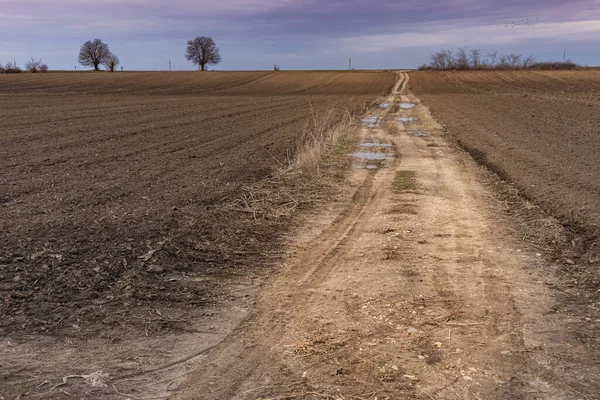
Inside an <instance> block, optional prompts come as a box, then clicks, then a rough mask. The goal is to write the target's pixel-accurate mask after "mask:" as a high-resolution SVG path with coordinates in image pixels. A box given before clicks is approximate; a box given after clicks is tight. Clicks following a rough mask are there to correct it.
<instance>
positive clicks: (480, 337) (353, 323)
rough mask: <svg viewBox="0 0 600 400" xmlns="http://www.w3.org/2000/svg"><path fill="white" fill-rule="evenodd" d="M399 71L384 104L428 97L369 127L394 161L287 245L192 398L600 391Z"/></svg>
mask: <svg viewBox="0 0 600 400" xmlns="http://www.w3.org/2000/svg"><path fill="white" fill-rule="evenodd" d="M402 79H403V81H402V83H403V84H402V86H400V88H399V89H398V91H400V92H401V93H396V92H395V93H392V95H390V96H389V97H388V99H387V103H398V102H400V101H410V102H414V103H416V104H417V106H416V107H415V108H412V109H408V110H402V109H397V108H396V107H390V108H387V109H386V110H385V111H381V112H380V113H378V114H376V115H375V116H376V117H378V121H380V123H379V124H378V125H377V126H375V127H374V128H367V127H364V128H362V130H361V132H360V137H361V138H362V139H363V140H364V141H365V142H377V143H387V144H391V145H392V146H391V147H382V148H381V149H382V150H381V149H380V150H379V151H385V152H387V153H388V154H389V153H395V154H396V159H395V161H389V159H388V161H383V162H381V163H379V167H380V168H377V169H365V168H356V169H354V170H353V171H352V174H351V178H350V182H351V185H350V188H349V191H348V195H347V196H345V197H343V198H340V199H339V200H338V201H337V202H335V203H334V204H332V205H331V206H330V207H328V208H327V209H325V210H323V211H322V212H320V213H318V214H316V215H314V216H313V218H311V219H310V221H309V223H308V225H307V229H305V230H304V231H303V232H304V233H303V234H301V235H299V236H298V237H297V238H296V239H295V241H294V242H292V243H290V246H292V248H295V249H296V252H295V254H294V255H292V256H291V257H290V258H289V260H287V262H286V263H285V264H284V265H282V267H281V269H280V271H279V273H278V274H277V275H276V276H274V277H273V278H272V279H271V280H270V282H269V283H268V284H267V285H266V286H265V287H264V289H263V291H262V292H261V294H260V296H259V298H258V301H257V303H256V306H255V308H254V311H252V313H251V314H250V316H249V318H248V319H247V320H246V321H245V322H244V323H242V324H241V325H240V326H239V327H238V328H237V329H236V331H235V332H234V333H233V334H232V335H230V336H229V337H228V338H226V339H225V340H224V341H223V342H222V343H221V344H220V345H219V346H217V347H216V348H214V349H212V350H211V352H210V353H209V354H208V357H207V358H206V360H204V361H202V362H201V365H199V368H198V371H197V372H195V373H193V374H191V375H190V376H189V377H188V379H187V383H186V384H185V385H184V388H183V390H182V392H181V393H180V395H179V397H180V398H186V399H190V398H197V399H225V398H248V399H250V398H252V399H255V398H277V399H283V398H286V399H287V398H332V399H333V398H336V399H337V398H361V399H364V398H375V397H377V398H398V399H400V398H422V399H456V398H464V399H493V398H497V399H506V398H524V399H529V398H531V399H534V398H573V399H575V398H594V396H595V395H596V394H597V392H598V390H597V389H598V386H597V382H595V381H594V377H595V376H597V374H598V372H599V370H598V365H597V360H596V361H594V356H593V354H589V353H586V351H587V349H586V347H585V346H584V345H583V344H582V343H581V342H578V341H576V340H574V338H573V336H570V335H568V332H569V328H568V327H567V326H566V325H567V324H568V321H565V320H564V319H563V318H562V317H560V316H558V315H556V314H552V313H551V307H552V306H553V305H554V300H553V298H552V294H551V293H550V292H549V290H548V289H547V287H546V285H545V282H548V280H551V279H552V278H550V277H548V276H545V277H544V276H542V275H541V273H542V272H543V270H544V261H542V259H541V258H540V257H538V256H537V255H536V254H535V252H534V250H533V249H531V248H528V247H527V246H524V245H523V243H522V242H519V241H517V240H516V238H515V237H514V236H513V232H514V231H513V230H512V227H513V226H512V224H514V221H510V220H507V218H506V217H505V216H504V215H503V213H502V212H501V210H502V205H501V204H499V202H498V201H497V200H496V199H495V198H494V193H493V192H491V191H490V189H488V188H487V187H486V186H485V185H483V184H482V183H481V176H480V175H479V174H478V173H477V171H478V167H477V166H476V165H475V163H474V162H473V161H472V160H471V159H469V158H468V157H467V156H466V155H465V154H464V153H462V152H460V151H457V150H455V149H454V148H452V147H450V146H449V145H448V143H447V141H446V140H445V138H444V137H443V136H442V130H441V127H440V126H439V125H438V124H437V123H436V122H435V121H434V120H433V119H432V118H431V116H430V115H429V113H428V110H427V109H426V108H425V107H424V106H423V105H421V104H420V102H419V100H418V99H417V98H415V97H414V96H413V95H411V94H409V93H406V92H405V91H404V90H403V88H404V85H405V82H406V79H407V75H405V74H402ZM400 115H402V116H407V117H416V118H418V121H413V122H407V123H399V122H397V121H396V120H395V117H398V116H400ZM424 133H425V134H427V135H429V136H423V134H424ZM363 166H364V165H363ZM350 189H351V190H350Z"/></svg>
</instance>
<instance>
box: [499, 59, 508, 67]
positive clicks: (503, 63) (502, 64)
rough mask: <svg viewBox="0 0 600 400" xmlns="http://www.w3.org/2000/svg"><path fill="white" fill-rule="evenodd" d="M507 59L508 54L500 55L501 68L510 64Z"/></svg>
mask: <svg viewBox="0 0 600 400" xmlns="http://www.w3.org/2000/svg"><path fill="white" fill-rule="evenodd" d="M507 59H508V57H507V56H500V62H499V63H498V66H499V67H500V68H506V66H507V65H508V63H507V62H506V60H507Z"/></svg>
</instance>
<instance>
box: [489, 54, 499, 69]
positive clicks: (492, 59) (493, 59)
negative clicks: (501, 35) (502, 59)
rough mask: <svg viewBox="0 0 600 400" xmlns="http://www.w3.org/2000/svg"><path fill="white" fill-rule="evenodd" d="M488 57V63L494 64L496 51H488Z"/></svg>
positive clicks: (496, 56)
mask: <svg viewBox="0 0 600 400" xmlns="http://www.w3.org/2000/svg"><path fill="white" fill-rule="evenodd" d="M488 57H489V58H490V65H491V66H492V67H493V66H494V65H495V64H496V58H498V52H497V51H494V52H490V53H488Z"/></svg>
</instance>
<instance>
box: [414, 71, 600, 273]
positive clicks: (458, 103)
mask: <svg viewBox="0 0 600 400" xmlns="http://www.w3.org/2000/svg"><path fill="white" fill-rule="evenodd" d="M410 76H411V89H412V90H413V91H414V92H415V94H417V95H418V96H420V98H422V100H423V101H424V102H426V103H427V104H428V106H429V107H430V109H431V111H432V113H433V115H434V116H435V117H436V118H437V119H438V121H439V122H440V123H442V124H444V125H446V127H447V130H448V132H449V133H450V135H451V136H453V137H454V138H455V139H457V140H458V141H459V142H460V144H461V145H462V146H463V147H465V148H466V149H468V150H469V151H470V152H471V154H472V155H473V156H474V157H475V158H476V159H478V161H480V162H483V163H484V164H485V165H487V166H488V167H490V168H491V169H492V170H494V171H495V172H498V173H499V174H500V176H501V177H503V178H506V179H508V180H509V181H511V182H513V183H515V184H516V186H517V187H518V188H519V189H520V190H521V192H522V193H523V194H524V195H525V196H527V197H528V198H530V199H532V200H534V202H535V203H536V204H539V205H541V206H542V207H543V209H545V210H546V211H547V212H549V213H550V214H552V215H554V216H556V217H557V218H559V220H561V222H563V224H564V225H565V226H566V227H570V228H572V229H573V230H574V231H575V232H578V233H579V234H581V235H582V240H581V241H582V242H583V243H584V244H585V246H587V247H588V250H594V247H596V248H597V241H596V239H597V235H598V232H599V231H600V180H599V179H598V176H600V162H599V160H600V118H599V117H598V116H599V115H600V71H598V70H587V71H536V72H529V71H527V72H522V71H521V72H515V71H509V72H413V73H411V74H410ZM592 269H593V268H592Z"/></svg>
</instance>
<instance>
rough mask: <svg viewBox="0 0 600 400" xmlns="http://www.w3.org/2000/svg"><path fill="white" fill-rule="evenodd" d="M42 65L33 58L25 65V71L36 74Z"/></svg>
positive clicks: (40, 61)
mask: <svg viewBox="0 0 600 400" xmlns="http://www.w3.org/2000/svg"><path fill="white" fill-rule="evenodd" d="M41 64H42V60H36V59H34V58H33V57H31V59H30V60H29V61H27V63H26V64H25V69H26V70H27V71H29V72H33V73H35V72H38V71H39V70H40V65H41Z"/></svg>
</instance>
